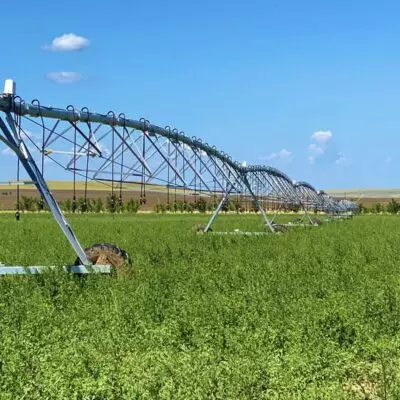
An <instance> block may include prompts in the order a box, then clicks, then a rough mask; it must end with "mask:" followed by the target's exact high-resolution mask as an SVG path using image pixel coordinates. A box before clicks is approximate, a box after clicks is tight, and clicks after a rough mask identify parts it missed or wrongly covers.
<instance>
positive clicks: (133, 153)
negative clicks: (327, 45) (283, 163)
mask: <svg viewBox="0 0 400 400" xmlns="http://www.w3.org/2000/svg"><path fill="white" fill-rule="evenodd" d="M32 132H34V133H35V135H34V136H32ZM38 136H40V138H38ZM0 140H1V141H3V142H4V143H5V144H6V145H7V146H8V147H9V148H10V149H11V150H13V151H14V152H15V154H16V155H17V156H18V158H19V160H20V162H21V163H22V165H23V167H24V168H25V170H26V172H27V173H28V175H29V176H30V178H31V180H32V182H34V183H35V184H36V186H37V187H38V189H39V191H40V192H41V194H42V196H43V198H44V200H45V201H46V203H47V204H48V205H49V207H50V209H51V210H52V212H53V214H54V215H55V217H56V219H57V221H58V222H59V224H60V226H61V228H62V229H63V231H64V233H65V234H66V236H67V237H68V239H69V240H70V242H71V244H72V245H73V247H74V249H75V250H76V252H77V254H78V256H80V257H81V260H83V261H84V262H85V261H87V260H86V259H85V257H84V254H83V252H82V249H81V247H80V245H79V243H78V241H77V240H76V238H75V236H74V234H73V232H72V230H71V229H70V227H69V226H68V224H67V222H66V220H65V218H64V217H63V216H62V214H61V212H60V211H59V208H58V206H57V203H56V202H55V200H54V199H53V197H52V195H51V193H50V192H49V190H48V188H47V185H46V182H45V180H44V178H43V173H44V170H45V164H46V163H48V162H52V163H54V164H55V165H58V166H59V167H61V168H62V169H64V170H66V171H70V172H71V173H72V174H73V177H74V182H75V180H76V179H84V180H85V182H87V181H88V180H95V181H99V182H102V183H104V184H105V185H108V186H110V190H111V191H112V192H114V193H115V194H116V195H119V196H122V193H123V192H124V191H126V190H133V185H135V184H136V185H137V183H140V190H141V198H142V200H143V197H144V196H145V193H146V186H148V185H161V186H163V187H166V188H168V189H172V190H174V191H175V192H176V191H190V192H191V193H193V194H194V195H203V196H214V198H215V196H218V198H219V199H220V202H219V204H218V206H217V207H216V210H215V213H214V215H213V217H212V218H211V220H210V222H209V224H208V225H207V227H206V230H208V229H209V228H210V226H211V224H212V223H213V221H214V219H215V217H216V216H217V214H218V212H219V211H220V210H221V208H222V206H223V204H224V202H225V201H226V200H227V198H228V197H229V196H231V195H236V196H240V198H250V199H251V201H253V202H254V203H255V204H256V206H257V207H258V208H259V210H260V211H261V213H262V215H263V217H264V220H265V223H266V226H267V227H268V228H269V230H270V231H272V232H274V224H273V219H269V218H268V217H267V215H266V213H265V211H264V207H263V204H264V205H265V204H266V203H267V204H275V205H276V204H278V205H284V206H285V207H297V208H298V207H301V208H303V209H304V210H305V212H307V210H311V209H313V210H320V211H325V212H327V213H334V214H340V213H343V212H345V211H349V210H352V209H353V207H354V204H353V203H350V202H340V203H338V202H336V201H334V200H333V199H331V198H330V197H329V196H328V195H326V194H325V193H323V192H317V191H316V190H315V188H313V187H312V186H311V185H310V184H308V183H306V182H298V183H294V182H293V180H291V179H290V178H289V177H288V176H287V175H286V174H284V173H283V172H281V171H279V170H277V169H276V168H272V167H269V166H264V165H252V166H243V165H241V164H239V163H238V162H236V161H234V160H233V159H232V158H231V157H230V156H229V155H228V154H226V153H224V152H223V151H220V150H218V149H217V148H216V147H214V146H211V145H209V144H208V143H204V142H203V141H202V140H201V139H199V138H196V137H188V136H186V135H185V134H184V133H183V132H178V131H177V130H176V129H171V128H170V127H168V126H167V127H164V128H162V127H159V126H156V125H153V124H151V123H149V121H147V120H145V119H141V120H132V119H129V118H127V117H126V116H125V115H124V114H118V115H116V114H115V113H114V112H111V111H110V112H108V113H107V114H99V113H93V112H90V111H89V110H88V109H87V108H83V109H81V110H77V109H75V108H74V107H73V106H68V107H67V108H66V109H60V108H53V107H43V106H41V105H40V103H39V102H38V101H37V100H34V101H32V102H31V103H26V102H24V101H23V100H22V99H21V98H19V97H18V96H14V95H12V94H5V95H2V96H1V97H0ZM135 190H137V189H135ZM310 222H311V220H310Z"/></svg>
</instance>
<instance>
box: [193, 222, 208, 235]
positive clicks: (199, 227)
mask: <svg viewBox="0 0 400 400" xmlns="http://www.w3.org/2000/svg"><path fill="white" fill-rule="evenodd" d="M206 226H207V225H203V224H198V225H195V226H194V227H193V230H194V231H195V232H197V233H201V232H204V231H205V229H206ZM208 232H212V229H211V228H210V229H209V230H208Z"/></svg>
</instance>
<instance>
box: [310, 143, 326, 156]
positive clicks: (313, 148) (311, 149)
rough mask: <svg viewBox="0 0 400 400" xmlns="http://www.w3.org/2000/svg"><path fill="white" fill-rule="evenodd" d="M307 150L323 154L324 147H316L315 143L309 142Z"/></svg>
mask: <svg viewBox="0 0 400 400" xmlns="http://www.w3.org/2000/svg"><path fill="white" fill-rule="evenodd" d="M308 150H309V151H311V153H315V154H324V152H325V151H324V149H323V148H321V147H318V146H317V145H316V144H314V143H311V144H310V145H309V146H308Z"/></svg>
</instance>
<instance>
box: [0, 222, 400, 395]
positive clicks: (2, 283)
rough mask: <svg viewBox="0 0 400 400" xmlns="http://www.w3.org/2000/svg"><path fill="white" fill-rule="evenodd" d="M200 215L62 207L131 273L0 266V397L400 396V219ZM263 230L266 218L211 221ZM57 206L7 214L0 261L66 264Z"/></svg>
mask: <svg viewBox="0 0 400 400" xmlns="http://www.w3.org/2000/svg"><path fill="white" fill-rule="evenodd" d="M206 219H207V217H206V216H201V215H186V216H183V215H134V216H126V215H116V216H111V215H88V216H82V215H80V216H78V215H76V216H71V217H70V220H71V225H72V226H73V227H74V228H75V230H76V232H77V234H78V236H79V238H80V239H81V241H82V242H83V244H84V245H90V244H93V243H97V242H111V243H117V244H118V245H120V246H121V247H122V248H124V249H126V250H127V251H128V252H129V254H130V255H131V258H132V260H133V271H132V273H131V274H128V275H125V276H120V277H118V276H117V277H116V276H90V277H84V278H77V277H76V276H70V275H68V274H66V273H62V272H51V273H50V272H49V273H47V274H43V275H41V276H30V277H29V276H25V277H2V278H0V399H353V398H354V399H396V398H399V397H400V379H399V378H400V376H399V374H400V369H399V361H400V347H399V345H400V308H399V307H400V305H399V300H400V297H399V296H400V286H399V276H400V274H399V269H400V252H399V251H398V249H399V243H400V218H399V217H396V216H360V217H354V218H353V219H352V220H347V221H343V222H333V223H326V224H323V225H322V226H319V227H310V228H296V229H291V230H290V231H288V232H286V233H284V234H281V235H268V236H252V237H240V236H217V235H206V234H203V235H201V234H200V235H199V234H196V233H195V232H194V231H193V229H192V228H193V226H194V225H196V224H198V223H204V222H205V221H206ZM234 228H240V229H246V230H250V229H252V230H260V229H261V228H262V225H261V221H260V217H259V216H248V215H247V216H221V217H220V218H219V220H218V222H217V225H216V226H215V229H216V230H224V229H230V230H232V229H234ZM74 260H75V255H74V253H73V252H72V251H71V249H70V248H69V246H68V244H67V242H66V240H65V239H64V237H63V236H62V235H61V233H60V232H59V230H58V227H57V226H56V224H55V222H54V221H53V219H52V217H51V216H50V215H23V217H22V219H21V221H19V222H18V223H17V222H16V221H15V220H14V218H13V216H12V215H8V214H3V215H0V261H2V262H3V263H7V264H17V265H57V264H60V265H62V264H65V263H72V262H73V261H74Z"/></svg>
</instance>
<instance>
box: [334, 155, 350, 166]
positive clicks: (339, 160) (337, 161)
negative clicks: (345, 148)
mask: <svg viewBox="0 0 400 400" xmlns="http://www.w3.org/2000/svg"><path fill="white" fill-rule="evenodd" d="M345 161H347V158H346V157H345V156H344V154H343V153H339V154H338V158H337V159H336V161H335V163H336V164H342V163H344V162H345Z"/></svg>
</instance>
